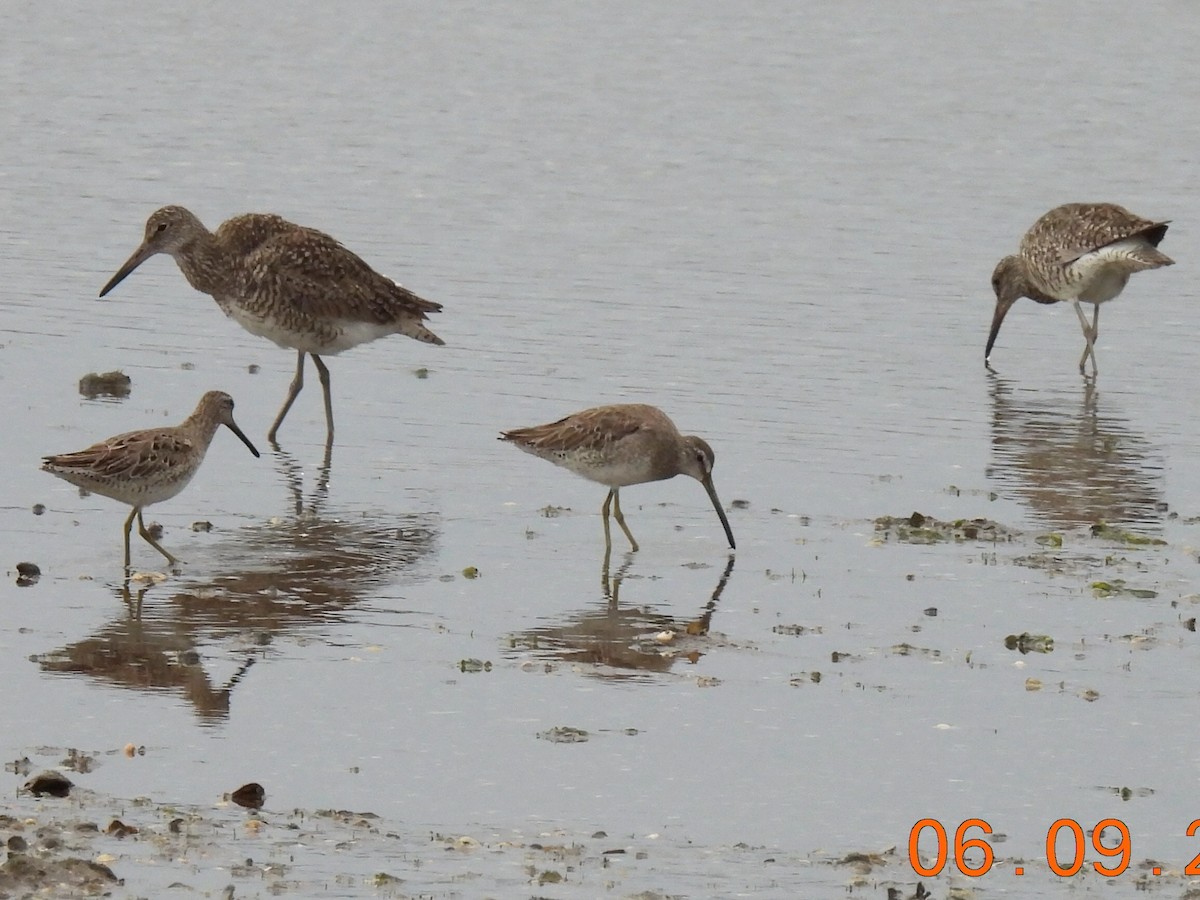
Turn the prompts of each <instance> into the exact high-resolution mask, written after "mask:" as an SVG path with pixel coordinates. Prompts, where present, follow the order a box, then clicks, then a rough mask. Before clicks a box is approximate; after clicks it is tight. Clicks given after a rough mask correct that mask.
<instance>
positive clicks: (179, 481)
mask: <svg viewBox="0 0 1200 900" xmlns="http://www.w3.org/2000/svg"><path fill="white" fill-rule="evenodd" d="M219 425H225V426H228V428H229V430H230V431H232V432H233V433H234V434H236V435H237V436H238V437H239V438H241V439H242V443H244V444H245V445H246V446H247V447H249V448H250V452H251V453H253V454H254V455H255V456H258V455H259V454H258V450H257V449H256V448H255V446H254V445H253V444H252V443H250V439H249V438H248V437H246V435H244V434H243V433H242V429H240V428H238V427H237V423H236V422H234V421H233V398H232V397H230V396H229V395H228V394H226V393H224V392H223V391H209V392H208V393H207V394H205V395H204V396H203V397H201V398H200V402H199V403H198V404H197V405H196V410H195V412H193V413H192V414H191V415H190V416H188V417H187V419H186V420H184V422H183V424H182V425H176V426H174V427H171V428H147V429H145V430H143V431H130V432H127V433H126V434H118V435H117V436H116V437H110V438H109V439H108V440H106V441H101V442H100V443H98V444H93V445H92V446H91V447H88V448H87V449H86V450H79V451H77V452H75V453H63V454H61V455H59V456H47V457H44V459H43V462H42V469H43V471H46V472H50V473H51V474H54V475H57V476H58V477H59V478H62V479H63V480H65V481H69V482H71V484H73V485H75V486H76V487H81V488H83V489H84V490H88V491H92V492H93V493H96V494H101V495H102V496H105V497H110V498H112V499H113V500H116V501H118V502H120V503H128V504H129V505H130V506H132V507H133V511H132V512H130V514H129V518H128V519H126V520H125V568H126V569H128V568H129V531H130V529H131V528H132V527H133V519H134V517H135V516H136V517H137V522H138V534H140V535H141V536H142V537H143V538H145V539H146V541H147V542H148V543H149V544H150V546H151V547H153V548H154V549H155V550H157V551H158V552H159V553H161V554H162V555H163V556H165V557H166V558H167V562H168V563H170V564H171V565H175V563H176V562H178V560H176V559H175V557H174V556H172V555H171V554H170V553H168V552H167V551H166V550H164V549H163V548H162V547H161V546H159V543H158V542H157V541H156V540H154V538H153V537H152V536H151V534H150V532H149V531H147V530H146V524H145V523H144V522H143V521H142V510H143V509H144V508H145V507H147V506H149V505H150V504H152V503H161V502H162V501H163V500H170V499H171V498H172V497H174V496H175V495H176V494H178V493H179V492H180V491H182V490H183V489H184V488H185V487H186V486H187V483H188V482H189V481H191V480H192V476H193V475H195V474H196V470H197V469H199V468H200V463H202V462H203V461H204V454H205V453H206V452H207V451H208V445H209V444H210V443H212V439H213V434H215V433H216V430H217V426H219Z"/></svg>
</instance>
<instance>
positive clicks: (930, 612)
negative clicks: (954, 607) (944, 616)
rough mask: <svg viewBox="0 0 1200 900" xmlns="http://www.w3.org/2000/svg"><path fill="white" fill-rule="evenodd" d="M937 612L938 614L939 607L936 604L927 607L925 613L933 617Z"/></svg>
mask: <svg viewBox="0 0 1200 900" xmlns="http://www.w3.org/2000/svg"><path fill="white" fill-rule="evenodd" d="M937 614H938V608H937V607H936V606H927V607H925V615H927V616H929V617H930V618H933V617H934V616H936V615H937Z"/></svg>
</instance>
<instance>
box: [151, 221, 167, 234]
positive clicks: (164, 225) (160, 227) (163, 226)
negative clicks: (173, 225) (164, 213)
mask: <svg viewBox="0 0 1200 900" xmlns="http://www.w3.org/2000/svg"><path fill="white" fill-rule="evenodd" d="M154 230H155V231H157V232H159V233H160V234H161V233H162V232H164V231H166V230H167V223H166V222H159V223H158V227H157V228H156V229H154Z"/></svg>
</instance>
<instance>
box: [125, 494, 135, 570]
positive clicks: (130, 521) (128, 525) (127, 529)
mask: <svg viewBox="0 0 1200 900" xmlns="http://www.w3.org/2000/svg"><path fill="white" fill-rule="evenodd" d="M137 514H138V508H137V507H136V506H135V507H134V508H133V509H131V510H130V511H129V518H128V519H126V520H125V571H126V572H128V571H129V532H130V530H131V529H132V528H133V517H134V516H136V515H137Z"/></svg>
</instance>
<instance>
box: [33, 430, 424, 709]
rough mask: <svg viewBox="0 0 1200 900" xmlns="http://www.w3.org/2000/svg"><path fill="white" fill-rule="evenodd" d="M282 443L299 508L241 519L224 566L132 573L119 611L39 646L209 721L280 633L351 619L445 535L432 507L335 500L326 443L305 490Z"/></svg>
mask: <svg viewBox="0 0 1200 900" xmlns="http://www.w3.org/2000/svg"><path fill="white" fill-rule="evenodd" d="M276 455H277V458H278V460H279V463H280V469H281V471H282V474H283V475H284V478H285V480H286V481H287V484H288V487H289V491H290V492H291V495H292V496H291V500H292V502H293V505H294V509H295V513H294V514H293V515H290V516H288V517H286V518H280V519H273V520H271V521H269V522H264V523H262V524H256V525H252V526H249V527H246V528H241V529H238V530H237V531H236V532H233V533H231V534H230V536H229V537H228V538H227V539H225V540H223V541H222V542H221V544H220V545H219V546H214V547H213V550H212V558H213V559H215V560H219V561H220V564H221V565H222V566H223V567H225V569H224V571H223V572H218V573H215V574H210V576H209V577H207V578H203V579H201V578H192V577H188V576H185V577H184V578H182V579H172V580H170V581H166V582H162V583H155V584H152V585H151V584H145V583H142V584H139V583H138V582H137V581H136V580H135V581H134V582H133V585H132V590H131V585H130V582H129V581H128V580H127V581H126V582H125V583H124V584H123V585H121V587H120V588H119V589H118V591H117V593H118V596H120V598H121V599H122V601H123V603H124V610H123V613H122V615H121V617H120V618H118V619H115V620H114V621H113V622H111V623H109V624H107V625H105V626H103V627H101V628H100V629H99V630H98V631H97V632H96V633H95V634H94V635H92V636H91V637H87V638H84V639H83V640H80V641H77V642H75V643H73V644H70V645H68V646H66V647H64V648H62V649H61V650H56V651H53V652H50V653H47V654H44V655H42V656H41V657H40V658H39V659H38V660H37V661H38V662H39V664H40V665H41V666H42V668H43V669H44V670H46V671H51V672H62V673H70V674H74V675H84V676H86V677H88V678H92V679H95V680H98V681H102V682H105V683H107V684H110V685H113V686H118V687H126V688H131V689H134V690H140V691H148V692H152V693H162V692H168V693H175V694H178V695H179V696H181V697H182V698H184V699H185V700H186V701H187V702H188V703H189V704H190V705H191V707H192V708H193V710H194V711H195V713H196V715H197V717H198V718H199V719H200V721H201V722H202V723H204V724H216V723H220V722H222V721H224V720H225V719H226V718H228V716H229V711H230V695H231V692H232V691H233V689H234V688H235V687H236V686H237V684H238V682H239V681H240V680H241V679H242V677H243V676H244V675H245V674H246V673H247V671H248V670H249V669H250V667H251V666H252V665H253V664H254V662H255V660H256V659H260V658H262V657H264V656H265V655H266V654H267V653H268V651H269V648H270V646H271V645H272V644H273V643H274V642H275V641H276V640H277V639H278V638H280V637H283V636H286V635H288V634H291V633H296V632H311V631H312V630H313V629H314V628H320V627H321V626H327V625H328V623H330V622H331V621H336V620H347V619H351V618H352V617H353V616H354V615H355V612H354V607H355V605H356V604H359V603H361V601H363V600H364V599H365V598H366V597H368V596H371V597H377V596H379V594H380V592H381V590H382V589H384V588H385V586H393V585H395V584H397V583H404V581H405V580H412V579H414V578H416V577H417V575H416V574H415V573H414V572H413V570H414V569H415V568H416V567H417V566H418V565H419V564H420V563H421V561H422V560H424V559H426V558H428V557H430V556H431V554H432V553H433V550H434V548H435V545H436V541H437V537H438V529H437V526H436V516H435V515H434V514H430V513H423V514H410V515H402V516H397V515H394V514H385V513H377V512H370V513H368V512H365V511H345V512H343V513H342V514H340V515H338V514H334V513H330V512H327V511H326V510H325V505H326V502H327V500H328V486H329V457H328V455H326V458H325V461H324V463H323V465H322V466H321V468H320V469H319V470H318V473H317V480H316V485H315V488H314V489H313V491H312V494H311V496H310V497H309V498H308V499H307V500H306V499H305V498H304V496H303V481H304V473H303V471H302V469H301V467H300V466H299V464H298V463H297V462H296V460H295V459H294V458H293V457H291V456H289V455H288V454H285V453H283V452H282V451H280V450H276ZM196 568H199V567H195V566H194V567H193V569H196ZM379 613H380V611H379V609H377V608H376V609H374V610H373V612H372V615H375V616H378V615H379ZM230 664H232V666H233V669H232V675H230V676H228V677H225V678H223V679H221V680H220V682H219V683H215V682H216V679H215V678H214V677H213V676H211V675H210V674H209V671H208V670H209V668H210V667H211V668H214V669H217V670H221V669H228V668H229V666H230Z"/></svg>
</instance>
